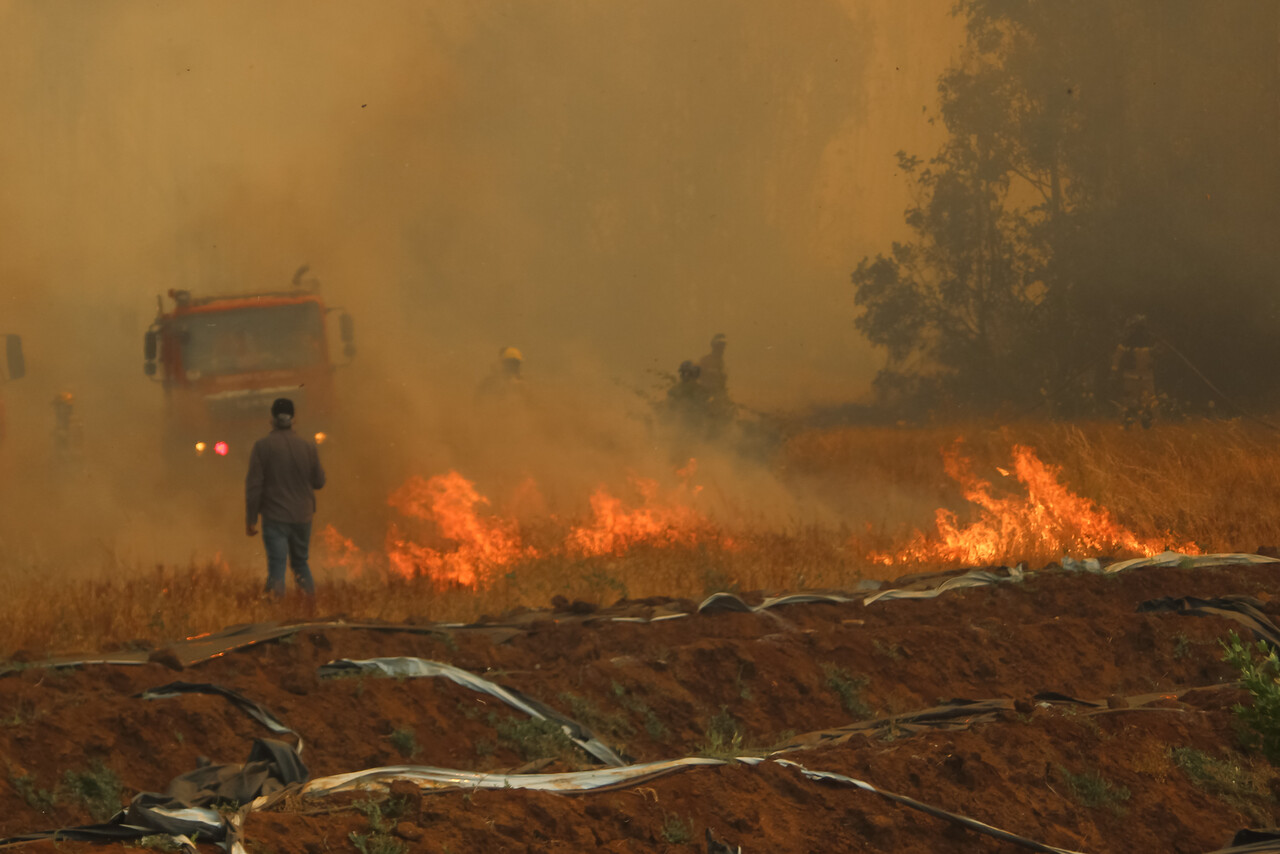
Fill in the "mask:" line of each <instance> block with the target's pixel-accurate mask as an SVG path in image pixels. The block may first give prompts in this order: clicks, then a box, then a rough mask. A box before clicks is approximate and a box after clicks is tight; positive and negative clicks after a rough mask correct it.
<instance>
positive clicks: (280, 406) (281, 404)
mask: <svg viewBox="0 0 1280 854" xmlns="http://www.w3.org/2000/svg"><path fill="white" fill-rule="evenodd" d="M292 414H293V401H292V400H290V399H289V398H287V397H277V398H276V401H275V403H273V404H271V417H272V418H275V417H276V416H277V415H292Z"/></svg>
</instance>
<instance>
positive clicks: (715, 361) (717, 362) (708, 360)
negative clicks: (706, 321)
mask: <svg viewBox="0 0 1280 854" xmlns="http://www.w3.org/2000/svg"><path fill="white" fill-rule="evenodd" d="M726 343H727V341H726V339H725V337H724V333H723V332H719V333H716V335H715V337H713V338H712V339H711V352H710V353H708V354H707V355H705V356H703V357H702V358H701V359H699V360H698V371H699V376H698V382H700V383H701V384H702V386H703V388H705V389H706V390H707V391H708V393H710V394H711V395H712V396H713V397H716V396H723V397H726V398H727V397H728V396H729V375H728V374H727V373H726V372H725V369H724V348H725V345H726Z"/></svg>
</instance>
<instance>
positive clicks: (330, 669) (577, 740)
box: [320, 657, 627, 766]
mask: <svg viewBox="0 0 1280 854" xmlns="http://www.w3.org/2000/svg"><path fill="white" fill-rule="evenodd" d="M352 670H355V671H358V672H361V673H369V672H373V673H377V674H378V675H380V676H392V677H397V678H417V677H436V676H443V677H444V678H445V679H448V680H450V681H451V682H455V683H457V684H458V685H461V686H463V687H464V688H470V689H471V690H472V691H479V692H481V693H482V694H488V695H490V696H492V697H497V698H498V699H499V700H501V701H502V702H504V703H506V704H507V705H508V706H511V707H512V708H514V709H519V710H520V711H522V712H524V713H525V714H526V715H528V716H529V717H531V718H536V719H538V720H550V721H553V722H554V723H557V724H559V725H560V727H561V729H563V730H564V734H565V735H566V736H568V738H569V740H570V741H572V742H573V743H574V744H576V745H578V747H580V748H582V749H583V750H585V751H586V752H587V753H589V754H591V755H592V756H594V757H596V758H597V759H599V760H600V761H601V762H604V763H605V764H607V765H613V766H623V765H626V764H627V763H626V761H625V760H623V758H622V757H621V756H619V755H618V754H617V753H615V752H614V751H613V750H611V749H610V748H609V747H608V746H607V745H606V744H604V742H602V741H600V739H598V738H596V737H595V736H594V735H593V734H592V733H591V732H590V731H589V730H588V729H587V728H586V727H584V726H582V724H579V723H577V722H576V721H571V720H569V719H568V718H565V717H564V716H562V715H558V714H556V713H554V712H552V713H551V714H548V712H549V711H551V710H550V709H547V708H545V707H540V705H541V704H538V703H536V702H533V701H531V700H530V699H529V698H528V697H525V696H523V695H521V694H519V693H517V692H515V691H512V690H511V689H509V688H504V687H503V686H501V685H499V684H498V683H497V682H490V681H489V680H488V679H483V678H481V677H479V676H477V675H475V674H474V673H472V672H470V671H468V670H463V669H462V668H460V667H454V666H453V665H452V664H444V663H443V662H439V661H430V660H428V659H425V658H405V657H401V658H368V659H362V660H353V659H349V658H341V659H338V660H337V661H331V662H329V663H328V664H325V665H322V666H321V667H320V675H321V676H322V677H323V676H329V677H332V676H339V675H342V674H343V673H344V672H350V671H352Z"/></svg>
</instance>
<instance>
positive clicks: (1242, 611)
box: [1138, 596, 1280, 650]
mask: <svg viewBox="0 0 1280 854" xmlns="http://www.w3.org/2000/svg"><path fill="white" fill-rule="evenodd" d="M1261 604H1262V603H1261V602H1259V601H1258V600H1257V599H1254V598H1252V597H1250V596H1219V597H1218V598H1216V599H1200V598H1197V597H1195V596H1183V597H1181V598H1179V599H1173V598H1165V599H1149V600H1147V601H1146V602H1143V603H1141V604H1139V605H1138V613H1139V614H1151V613H1157V614H1158V613H1167V612H1174V613H1178V614H1191V615H1192V616H1196V617H1226V618H1227V619H1229V620H1235V621H1236V622H1237V623H1240V624H1241V625H1243V626H1245V627H1247V628H1249V629H1251V630H1253V635H1254V637H1256V638H1257V639H1258V640H1260V641H1263V642H1264V643H1266V644H1268V645H1270V647H1271V648H1272V649H1277V650H1280V629H1277V628H1276V624H1275V623H1273V622H1271V620H1269V619H1267V615H1266V614H1264V613H1262V611H1260V610H1258V606H1259V605H1261Z"/></svg>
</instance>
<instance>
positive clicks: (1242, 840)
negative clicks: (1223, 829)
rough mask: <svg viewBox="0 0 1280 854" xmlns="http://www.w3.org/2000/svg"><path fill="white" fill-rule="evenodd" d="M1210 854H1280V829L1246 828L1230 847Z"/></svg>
mask: <svg viewBox="0 0 1280 854" xmlns="http://www.w3.org/2000/svg"><path fill="white" fill-rule="evenodd" d="M1209 854H1280V828H1275V827H1269V828H1266V829H1264V830H1253V829H1250V828H1245V829H1244V830H1240V831H1238V832H1237V833H1236V835H1235V837H1234V838H1233V839H1232V840H1231V844H1230V845H1229V846H1227V847H1226V848H1219V849H1218V850H1217V851H1210V852H1209Z"/></svg>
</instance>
